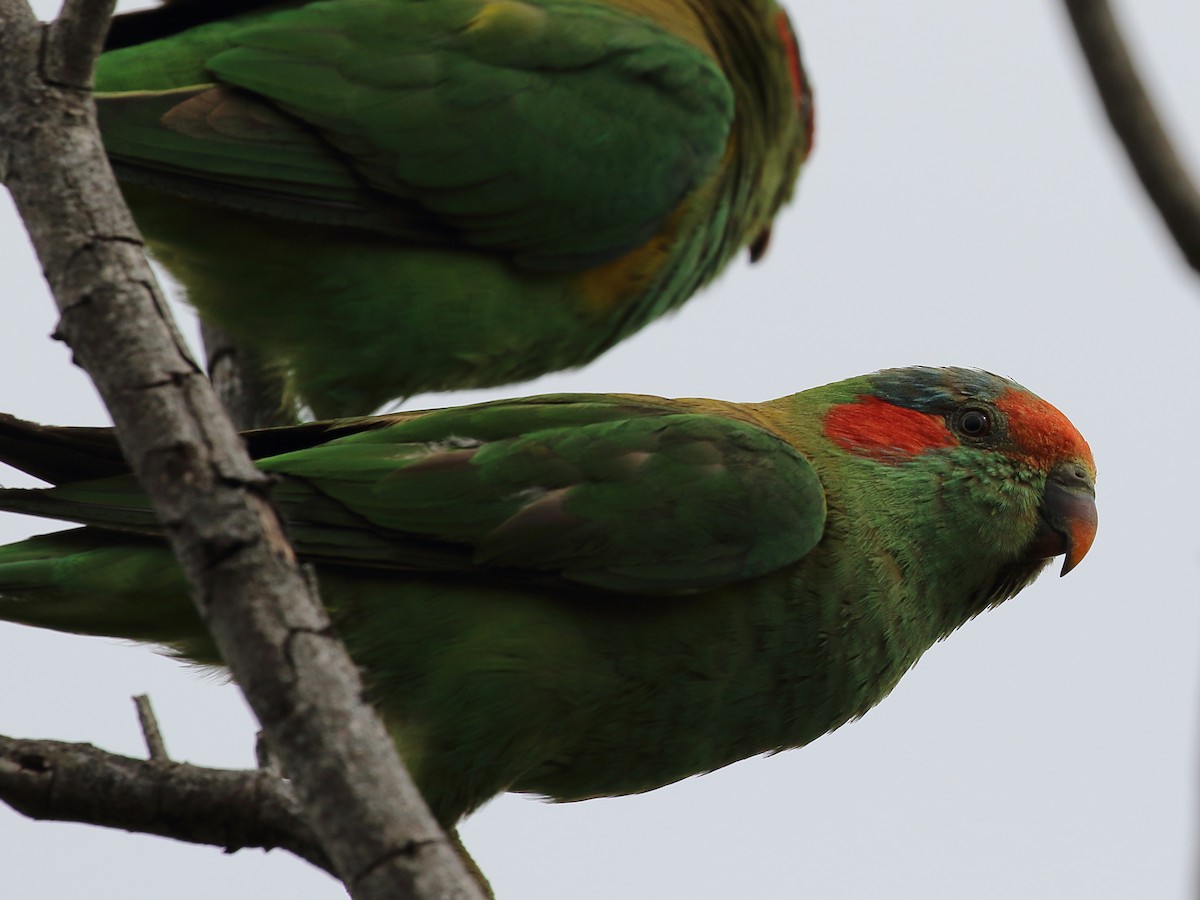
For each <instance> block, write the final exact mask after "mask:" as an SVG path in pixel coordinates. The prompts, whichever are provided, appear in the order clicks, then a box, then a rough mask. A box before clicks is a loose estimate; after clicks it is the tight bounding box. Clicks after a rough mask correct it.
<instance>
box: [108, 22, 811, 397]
mask: <svg viewBox="0 0 1200 900" xmlns="http://www.w3.org/2000/svg"><path fill="white" fill-rule="evenodd" d="M95 90H96V103H97V107H98V111H99V118H100V126H101V130H102V132H103V136H104V141H105V146H106V147H107V149H108V152H109V155H110V157H111V159H112V160H113V163H114V165H115V168H116V171H117V174H118V176H119V177H120V179H121V182H122V186H123V189H124V190H125V193H126V196H127V199H128V200H129V203H130V206H131V208H132V209H133V212H134V214H135V217H136V219H137V222H138V225H139V227H140V228H141V229H142V231H143V233H144V234H145V236H146V238H147V240H148V242H149V245H150V247H151V249H152V250H153V253H154V255H155V256H156V258H157V259H158V260H159V261H160V262H161V263H162V264H163V265H164V266H165V267H166V268H167V269H168V270H169V271H170V272H171V274H172V275H173V276H174V277H175V278H176V279H177V280H178V281H179V282H180V283H181V284H182V285H183V287H184V288H185V289H186V291H187V295H188V297H189V299H190V300H191V302H192V303H193V304H195V306H196V307H197V308H198V309H199V310H200V312H201V313H202V314H203V315H204V316H205V317H206V318H208V319H210V320H212V321H214V322H216V323H217V324H219V325H221V326H223V327H224V328H226V329H227V330H228V331H230V332H232V333H233V334H234V335H235V336H236V337H237V338H239V339H240V340H242V341H244V342H246V343H248V344H249V345H252V346H254V347H256V348H258V349H259V350H260V351H261V352H262V353H263V354H264V355H265V356H266V358H267V359H269V360H270V364H271V365H272V366H275V367H277V368H279V369H281V370H282V371H284V372H286V374H287V377H288V379H289V380H290V385H291V391H292V393H293V395H294V398H298V399H299V400H301V401H303V402H304V403H305V404H307V405H308V406H309V407H310V408H311V409H312V410H313V411H315V412H316V413H317V415H318V416H337V415H362V414H366V413H369V412H371V411H372V410H373V409H375V408H376V407H377V406H379V405H380V404H382V403H385V402H387V401H390V400H393V399H396V398H403V397H407V396H410V395H412V394H415V393H419V392H422V391H430V390H450V389H457V388H469V387H481V386H486V385H494V384H501V383H505V382H511V381H516V380H522V379H528V378H532V377H534V376H537V375H541V374H543V373H545V372H550V371H555V370H558V369H562V368H566V367H571V366H578V365H582V364H583V363H586V362H588V361H589V360H591V359H593V358H594V357H595V356H597V355H598V354H600V353H602V352H603V351H604V350H606V349H608V348H609V347H611V346H613V344H615V343H617V342H618V341H620V340H622V339H623V338H625V337H628V336H629V335H630V334H632V333H633V332H635V331H637V330H638V329H639V328H641V327H642V326H643V325H645V324H646V323H648V322H650V321H652V320H654V319H655V318H657V317H658V316H660V315H662V314H663V313H665V312H667V311H669V310H672V309H674V308H676V307H678V306H679V305H680V304H681V303H683V302H684V301H685V300H687V299H688V297H690V296H691V295H692V294H693V293H694V292H695V291H696V290H697V289H699V288H700V287H701V286H702V285H704V284H705V283H707V282H708V281H709V280H711V279H712V278H713V277H714V276H715V275H716V274H717V272H718V271H720V270H721V268H722V267H724V266H725V264H726V263H728V262H729V261H730V259H731V258H732V257H733V256H734V255H735V254H736V253H737V252H738V251H740V250H742V249H744V248H749V251H750V254H751V257H752V258H757V257H758V256H760V255H761V254H762V252H763V251H764V250H765V248H766V244H767V240H768V236H769V234H770V228H771V223H772V219H773V217H774V216H775V214H776V212H777V211H778V210H779V208H780V207H781V205H782V204H783V203H784V202H785V201H786V200H787V199H788V198H789V196H790V195H791V193H792V188H793V184H794V182H795V179H796V176H797V173H798V171H799V168H800V165H801V163H802V161H803V160H804V158H805V157H806V156H807V154H808V151H809V147H810V144H811V140H812V104H811V94H810V91H809V87H808V82H807V80H806V77H805V74H804V70H803V68H802V66H801V62H800V55H799V50H798V48H797V43H796V40H795V37H794V36H793V33H792V30H791V26H790V25H789V23H788V19H787V16H786V15H785V13H784V12H783V10H782V9H781V8H780V7H779V6H778V5H777V4H776V3H775V2H773V0H325V2H305V0H291V2H275V3H268V2H262V0H230V2H216V0H212V2H206V0H174V2H169V3H167V4H166V5H165V6H163V7H161V8H159V9H156V10H150V11H147V12H142V13H133V14H129V15H126V16H120V17H117V18H116V19H115V20H114V21H113V26H112V30H111V32H110V35H109V42H108V49H107V52H105V53H104V54H103V55H102V56H101V57H100V60H99V63H98V65H97V69H96V82H95Z"/></svg>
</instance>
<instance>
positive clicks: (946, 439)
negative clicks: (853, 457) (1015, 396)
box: [825, 394, 958, 462]
mask: <svg viewBox="0 0 1200 900" xmlns="http://www.w3.org/2000/svg"><path fill="white" fill-rule="evenodd" d="M825 435H826V437H828V438H829V439H830V440H831V441H833V442H834V443H835V444H837V445H838V446H839V447H841V448H842V449H843V450H848V451H850V452H851V453H856V454H858V455H859V456H872V457H875V458H876V459H879V460H882V461H885V462H887V461H893V462H902V461H904V460H906V459H912V458H913V457H914V456H919V455H920V454H922V453H924V452H925V451H927V450H932V449H933V448H935V447H953V446H954V445H955V444H957V443H958V441H957V440H955V438H954V435H952V434H951V433H950V430H949V429H948V428H947V427H946V421H945V420H944V419H943V418H942V417H941V416H935V415H932V414H930V413H923V412H918V411H917V410H915V409H906V408H904V407H902V406H893V405H892V404H891V403H888V402H887V401H886V400H880V399H879V398H878V397H872V396H870V395H866V394H864V395H861V396H859V397H857V398H856V400H855V402H854V403H841V404H839V405H837V406H835V407H833V408H832V409H831V410H829V412H828V413H826V414H825Z"/></svg>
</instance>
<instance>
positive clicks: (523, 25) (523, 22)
mask: <svg viewBox="0 0 1200 900" xmlns="http://www.w3.org/2000/svg"><path fill="white" fill-rule="evenodd" d="M545 18H546V11H545V10H544V9H542V8H540V7H537V6H532V5H530V4H528V3H521V2H520V0H491V2H488V3H484V5H483V9H481V10H480V11H479V12H478V13H477V14H476V15H475V17H474V18H473V19H471V21H470V22H469V23H468V24H467V31H483V30H485V29H486V30H488V31H499V32H500V33H503V32H510V33H513V34H525V33H528V32H530V31H536V30H538V29H540V28H541V27H542V25H543V22H544V20H545Z"/></svg>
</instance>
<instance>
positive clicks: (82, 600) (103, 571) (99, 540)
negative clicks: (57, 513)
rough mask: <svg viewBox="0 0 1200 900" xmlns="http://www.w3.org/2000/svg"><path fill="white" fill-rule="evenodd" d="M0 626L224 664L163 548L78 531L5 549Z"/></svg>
mask: <svg viewBox="0 0 1200 900" xmlns="http://www.w3.org/2000/svg"><path fill="white" fill-rule="evenodd" d="M0 619H3V620H5V621H9V622H16V623H20V624H23V625H33V626H36V627H40V628H50V629H53V630H55V631H64V632H69V633H72V634H89V635H101V636H107V637H118V638H127V639H130V640H136V641H144V642H147V643H154V644H160V645H162V646H164V647H168V648H171V649H172V650H174V651H175V652H176V653H178V654H180V655H182V656H186V657H188V658H189V659H194V660H197V661H198V662H204V663H217V662H218V661H219V660H218V657H217V654H216V651H215V649H213V647H212V644H211V640H210V639H209V638H208V637H207V633H206V631H205V629H204V626H203V625H202V624H201V622H200V618H199V616H198V615H197V614H196V611H195V609H194V608H193V606H192V604H191V602H190V600H189V599H188V596H187V587H186V584H185V582H184V579H183V573H182V572H181V571H180V570H179V567H178V566H177V565H176V563H175V560H174V557H172V555H171V552H170V550H169V549H168V548H167V547H166V546H165V545H163V544H162V543H161V542H158V541H154V540H149V539H142V538H138V537H136V536H134V537H131V536H126V535H115V534H113V533H111V532H102V531H97V530H95V529H90V528H76V529H72V530H70V531H61V532H57V533H55V534H47V535H41V536H39V537H34V538H30V539H28V540H25V541H21V542H20V543H16V544H9V545H8V546H4V547H0Z"/></svg>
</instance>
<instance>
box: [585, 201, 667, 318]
mask: <svg viewBox="0 0 1200 900" xmlns="http://www.w3.org/2000/svg"><path fill="white" fill-rule="evenodd" d="M679 213H680V210H676V212H675V213H674V214H673V215H672V216H671V218H670V220H668V222H667V227H666V228H664V229H663V230H662V231H660V232H659V233H658V234H656V235H654V237H652V238H650V240H648V241H646V243H644V244H642V245H641V246H640V247H635V248H634V249H633V250H630V251H629V252H628V253H626V254H625V255H624V256H620V257H618V258H616V259H614V260H612V262H607V263H604V264H603V265H599V266H595V267H594V268H591V269H587V270H586V271H584V272H581V273H580V274H579V276H578V277H577V278H576V280H575V287H576V289H577V291H578V294H579V296H580V298H581V305H582V307H583V310H584V312H586V313H590V314H597V315H601V316H605V315H608V314H610V313H612V312H615V311H616V310H619V309H621V308H623V307H624V306H626V305H627V304H628V303H629V302H630V301H631V300H633V299H634V298H636V297H639V296H640V295H641V294H642V293H643V292H644V291H645V290H646V288H647V287H649V285H650V282H651V281H653V280H654V277H655V276H656V275H658V272H659V270H660V269H661V268H662V265H663V263H664V262H665V261H666V259H667V254H668V253H670V250H671V241H672V238H673V237H674V234H675V225H676V221H677V219H678V217H679Z"/></svg>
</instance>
